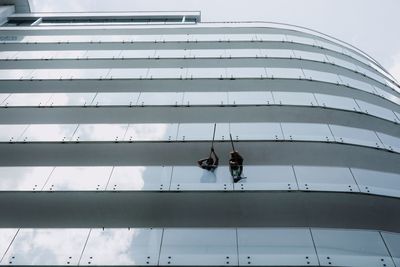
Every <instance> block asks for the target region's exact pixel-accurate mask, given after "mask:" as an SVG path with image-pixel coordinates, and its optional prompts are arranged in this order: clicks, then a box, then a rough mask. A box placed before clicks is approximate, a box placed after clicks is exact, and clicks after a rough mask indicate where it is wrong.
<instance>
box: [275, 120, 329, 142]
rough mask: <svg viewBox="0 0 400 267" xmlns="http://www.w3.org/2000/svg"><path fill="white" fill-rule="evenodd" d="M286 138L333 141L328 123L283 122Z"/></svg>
mask: <svg viewBox="0 0 400 267" xmlns="http://www.w3.org/2000/svg"><path fill="white" fill-rule="evenodd" d="M281 126H282V131H283V135H284V136H285V139H286V140H305V141H333V140H334V138H333V136H332V134H331V131H330V130H329V127H328V125H327V124H317V123H281Z"/></svg>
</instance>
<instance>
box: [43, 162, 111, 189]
mask: <svg viewBox="0 0 400 267" xmlns="http://www.w3.org/2000/svg"><path fill="white" fill-rule="evenodd" d="M111 170H112V167H56V168H55V169H54V171H53V173H52V174H51V175H50V179H49V181H48V182H47V183H46V185H45V187H44V189H43V190H45V191H85V190H88V191H99V190H105V189H106V186H107V182H108V178H109V177H110V174H111Z"/></svg>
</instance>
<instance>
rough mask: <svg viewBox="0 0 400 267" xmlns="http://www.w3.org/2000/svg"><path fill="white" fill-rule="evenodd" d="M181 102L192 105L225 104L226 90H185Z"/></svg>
mask: <svg viewBox="0 0 400 267" xmlns="http://www.w3.org/2000/svg"><path fill="white" fill-rule="evenodd" d="M183 104H184V105H187V106H192V105H227V104H228V93H227V92H185V93H184V95H183Z"/></svg>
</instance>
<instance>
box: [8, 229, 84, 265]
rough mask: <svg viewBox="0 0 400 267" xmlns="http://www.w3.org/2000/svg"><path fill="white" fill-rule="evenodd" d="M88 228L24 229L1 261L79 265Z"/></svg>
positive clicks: (16, 263) (18, 263)
mask: <svg viewBox="0 0 400 267" xmlns="http://www.w3.org/2000/svg"><path fill="white" fill-rule="evenodd" d="M88 233H89V229H21V230H19V232H18V234H17V236H16V237H15V239H14V241H13V242H12V244H11V246H10V248H9V249H8V251H7V253H6V254H5V255H4V258H3V261H2V263H6V264H8V265H64V266H66V265H78V261H79V257H80V255H81V253H82V250H83V248H84V245H85V241H86V238H87V236H88Z"/></svg>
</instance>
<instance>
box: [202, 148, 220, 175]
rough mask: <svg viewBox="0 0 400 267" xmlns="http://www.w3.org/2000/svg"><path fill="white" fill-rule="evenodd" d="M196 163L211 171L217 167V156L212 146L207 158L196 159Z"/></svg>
mask: <svg viewBox="0 0 400 267" xmlns="http://www.w3.org/2000/svg"><path fill="white" fill-rule="evenodd" d="M197 163H198V164H199V167H200V168H202V169H204V170H207V171H211V172H213V171H215V169H216V168H217V167H218V163H219V158H218V156H217V154H216V153H215V151H214V148H213V147H212V148H211V153H210V156H209V157H208V158H205V159H201V160H199V161H197Z"/></svg>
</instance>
